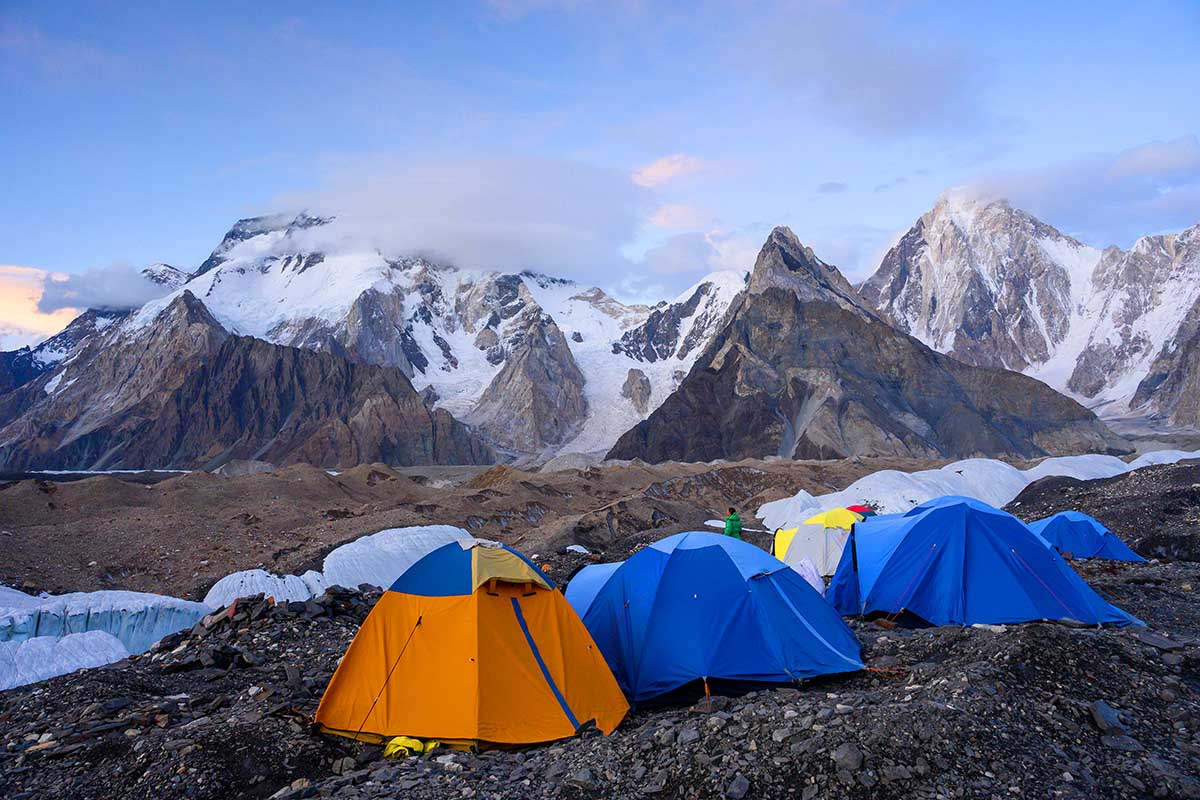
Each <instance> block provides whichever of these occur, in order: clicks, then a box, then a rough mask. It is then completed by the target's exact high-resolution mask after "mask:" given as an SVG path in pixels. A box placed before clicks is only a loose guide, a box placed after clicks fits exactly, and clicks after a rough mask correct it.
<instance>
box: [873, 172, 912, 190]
mask: <svg viewBox="0 0 1200 800" xmlns="http://www.w3.org/2000/svg"><path fill="white" fill-rule="evenodd" d="M906 183H908V178H906V177H904V176H903V175H901V176H900V177H898V178H892V179H891V180H890V181H884V182H883V183H880V184H877V185H876V186H875V189H874V190H873V191H875V192H876V193H878V192H886V191H888V190H889V189H895V188H896V187H897V186H903V185H904V184H906Z"/></svg>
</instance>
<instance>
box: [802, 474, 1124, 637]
mask: <svg viewBox="0 0 1200 800" xmlns="http://www.w3.org/2000/svg"><path fill="white" fill-rule="evenodd" d="M826 596H827V599H828V600H829V602H831V603H833V605H834V607H835V608H836V609H837V610H838V611H839V612H841V613H842V614H846V615H856V614H872V613H884V614H895V615H899V614H900V613H902V612H908V613H910V614H914V615H916V616H917V617H919V618H920V619H921V620H923V621H925V622H927V623H929V624H932V625H972V624H975V623H992V624H1000V623H1009V622H1030V621H1033V620H1041V619H1050V620H1053V619H1061V618H1063V617H1067V618H1071V619H1075V620H1078V621H1080V622H1083V623H1086V624H1089V625H1097V624H1113V625H1129V624H1141V623H1140V622H1139V621H1138V620H1137V619H1135V618H1134V617H1132V616H1130V615H1129V614H1126V613H1125V612H1124V611H1122V610H1120V609H1119V608H1116V607H1115V606H1112V605H1110V604H1109V603H1107V602H1105V601H1104V599H1103V598H1101V597H1100V596H1099V595H1098V594H1096V593H1095V592H1094V591H1093V590H1092V588H1091V587H1090V586H1088V585H1087V584H1086V583H1085V582H1084V581H1083V579H1082V578H1080V577H1079V575H1078V574H1077V573H1076V572H1075V571H1074V570H1073V569H1071V567H1070V565H1068V564H1067V563H1066V562H1065V561H1063V559H1062V557H1061V556H1059V555H1058V553H1056V552H1054V551H1053V550H1052V549H1050V548H1048V547H1047V546H1046V544H1045V542H1043V541H1042V540H1041V539H1040V538H1039V537H1038V536H1037V535H1036V534H1035V533H1033V531H1031V530H1030V529H1029V528H1028V527H1027V526H1026V525H1025V523H1023V522H1021V521H1020V520H1019V519H1017V518H1016V517H1014V516H1012V515H1011V514H1008V513H1006V512H1004V511H1001V510H1000V509H998V508H993V507H992V506H989V505H988V504H987V503H982V502H980V501H978V500H972V499H970V498H966V497H947V498H939V499H937V500H932V501H929V502H928V503H924V504H922V505H921V506H918V507H916V508H914V509H912V510H910V511H908V512H906V513H905V514H904V515H902V516H898V517H892V518H889V519H882V520H878V521H874V520H872V521H870V522H867V523H864V524H862V525H856V526H855V532H854V536H853V538H852V539H851V541H850V542H849V543H848V544H847V547H846V550H845V552H844V553H843V554H842V560H841V561H840V562H839V563H838V568H837V572H836V573H835V574H834V576H833V581H832V582H831V583H830V585H829V591H828V592H827V593H826Z"/></svg>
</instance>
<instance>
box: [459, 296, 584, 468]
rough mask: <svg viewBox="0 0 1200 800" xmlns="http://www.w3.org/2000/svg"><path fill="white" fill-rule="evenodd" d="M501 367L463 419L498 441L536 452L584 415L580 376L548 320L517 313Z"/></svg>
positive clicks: (564, 436) (559, 439)
mask: <svg viewBox="0 0 1200 800" xmlns="http://www.w3.org/2000/svg"><path fill="white" fill-rule="evenodd" d="M521 319H522V320H523V321H524V327H523V328H522V329H521V330H520V333H519V334H518V335H515V336H513V337H512V338H511V339H510V340H509V344H508V347H509V348H510V349H509V350H508V352H507V353H506V355H505V359H504V367H503V368H502V369H501V370H500V372H499V373H498V374H497V375H496V377H495V378H493V379H492V382H491V383H490V384H489V385H488V387H487V389H485V390H484V392H483V395H482V396H481V397H480V399H479V403H478V405H477V406H476V407H475V410H474V411H473V412H472V414H471V416H470V417H468V420H469V421H470V422H471V423H472V424H474V425H477V426H478V427H479V429H480V430H482V431H483V432H485V433H486V434H488V435H489V436H490V437H491V438H492V440H493V441H496V442H498V443H499V444H500V445H501V446H502V447H505V448H507V449H509V450H512V451H515V452H519V453H536V452H538V451H541V450H545V449H546V448H551V447H554V446H556V445H560V444H562V443H563V442H565V441H567V440H568V439H570V438H571V437H572V436H573V435H574V434H575V433H577V432H578V429H579V426H580V425H582V424H583V421H584V419H585V418H586V417H587V410H588V406H587V397H586V396H585V395H584V390H583V387H584V377H583V373H582V372H581V371H580V369H579V366H578V365H577V364H576V363H575V358H574V356H572V355H571V348H570V347H568V346H567V340H566V338H565V337H564V336H563V334H562V331H560V330H559V328H558V325H556V324H555V323H554V320H553V319H551V318H550V317H548V316H546V315H545V314H542V313H540V312H539V311H534V310H532V309H531V310H528V311H526V312H525V313H524V314H522V316H521Z"/></svg>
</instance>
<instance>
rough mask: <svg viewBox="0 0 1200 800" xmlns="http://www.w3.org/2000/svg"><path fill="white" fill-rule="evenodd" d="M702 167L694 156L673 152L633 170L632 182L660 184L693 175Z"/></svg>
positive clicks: (650, 185) (652, 185) (642, 184)
mask: <svg viewBox="0 0 1200 800" xmlns="http://www.w3.org/2000/svg"><path fill="white" fill-rule="evenodd" d="M703 168H704V163H703V162H702V161H701V160H700V159H698V158H696V157H695V156H689V155H686V154H684V153H675V154H673V155H669V156H663V157H662V158H659V159H656V160H654V161H651V162H650V163H649V164H646V165H645V166H643V167H639V168H638V169H636V170H634V171H633V175H632V176H631V177H632V178H633V182H634V183H636V184H637V185H638V186H645V187H654V186H662V185H663V184H664V183H669V182H671V181H673V180H676V179H678V178H682V177H685V176H687V175H694V174H695V173H697V172H699V171H700V170H702V169H703Z"/></svg>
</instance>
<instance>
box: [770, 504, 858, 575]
mask: <svg viewBox="0 0 1200 800" xmlns="http://www.w3.org/2000/svg"><path fill="white" fill-rule="evenodd" d="M862 520H863V515H861V514H857V513H855V512H852V511H849V510H848V509H845V508H834V509H831V510H829V511H824V512H822V513H820V514H816V515H814V516H812V517H809V518H808V519H806V520H805V521H804V524H803V525H800V526H799V527H796V528H787V529H782V530H777V531H775V539H774V542H773V545H772V552H773V553H774V555H775V557H776V558H778V559H779V560H780V561H782V562H783V563H785V564H787V565H788V566H790V567H793V568H796V567H797V565H799V564H800V562H801V561H802V560H804V559H808V560H809V561H811V562H812V563H813V564H814V565H815V566H816V568H817V572H818V573H819V574H820V575H822V576H827V575H832V574H833V571H834V570H836V569H837V565H838V561H839V560H840V559H841V557H842V550H843V549H844V548H845V547H846V540H847V539H849V538H850V528H851V526H853V525H855V524H857V523H859V522H861V521H862Z"/></svg>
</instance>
